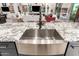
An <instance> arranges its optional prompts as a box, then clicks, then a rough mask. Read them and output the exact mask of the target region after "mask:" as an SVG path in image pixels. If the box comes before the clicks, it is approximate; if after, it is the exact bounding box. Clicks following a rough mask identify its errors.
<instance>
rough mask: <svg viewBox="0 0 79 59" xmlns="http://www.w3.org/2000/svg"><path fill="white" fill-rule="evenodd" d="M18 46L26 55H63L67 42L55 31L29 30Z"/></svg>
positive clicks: (21, 52)
mask: <svg viewBox="0 0 79 59" xmlns="http://www.w3.org/2000/svg"><path fill="white" fill-rule="evenodd" d="M16 45H17V49H18V53H20V54H24V55H61V54H64V53H65V49H66V46H67V42H64V39H63V38H62V37H61V35H60V34H59V33H58V32H57V31H56V30H55V29H27V30H26V31H25V32H24V34H23V35H22V37H21V38H20V40H19V42H16Z"/></svg>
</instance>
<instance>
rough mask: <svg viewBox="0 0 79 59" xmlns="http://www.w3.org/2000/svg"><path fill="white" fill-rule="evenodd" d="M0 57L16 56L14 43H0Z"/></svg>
mask: <svg viewBox="0 0 79 59" xmlns="http://www.w3.org/2000/svg"><path fill="white" fill-rule="evenodd" d="M0 55H1V56H17V55H18V53H17V49H16V45H15V42H0Z"/></svg>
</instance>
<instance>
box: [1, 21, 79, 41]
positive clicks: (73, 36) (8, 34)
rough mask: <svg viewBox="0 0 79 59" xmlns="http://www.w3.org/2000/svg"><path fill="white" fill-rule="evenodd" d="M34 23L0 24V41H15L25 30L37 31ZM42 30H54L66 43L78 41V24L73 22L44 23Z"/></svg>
mask: <svg viewBox="0 0 79 59" xmlns="http://www.w3.org/2000/svg"><path fill="white" fill-rule="evenodd" d="M38 28H39V27H38V25H37V23H35V22H24V23H5V24H0V41H17V40H19V39H20V37H21V36H22V34H23V33H24V31H25V30H26V29H38ZM42 29H56V30H57V31H58V32H59V34H60V35H61V36H62V37H63V38H64V40H66V41H79V24H78V23H74V22H55V23H45V24H44V25H43V26H42Z"/></svg>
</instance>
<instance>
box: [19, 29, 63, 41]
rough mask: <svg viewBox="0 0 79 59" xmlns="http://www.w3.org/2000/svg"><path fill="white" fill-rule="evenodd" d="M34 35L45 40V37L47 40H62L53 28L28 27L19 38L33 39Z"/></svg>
mask: <svg viewBox="0 0 79 59" xmlns="http://www.w3.org/2000/svg"><path fill="white" fill-rule="evenodd" d="M35 37H37V40H39V38H41V39H45V40H46V37H48V38H49V40H53V39H56V40H63V38H62V37H61V36H60V35H59V33H58V32H57V31H56V30H55V29H28V30H26V31H25V32H24V34H23V35H22V37H21V38H20V40H29V39H31V40H33V39H34V38H35Z"/></svg>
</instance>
